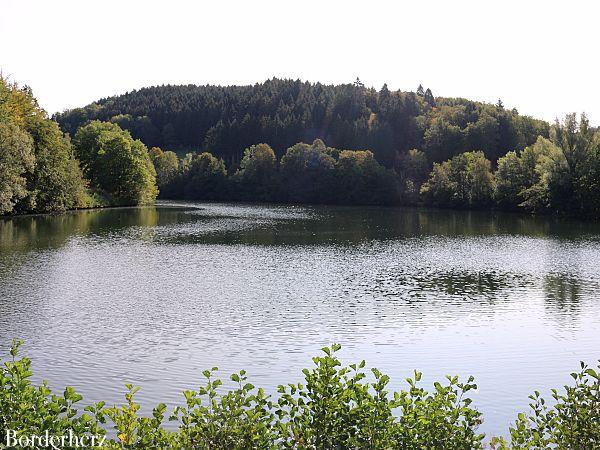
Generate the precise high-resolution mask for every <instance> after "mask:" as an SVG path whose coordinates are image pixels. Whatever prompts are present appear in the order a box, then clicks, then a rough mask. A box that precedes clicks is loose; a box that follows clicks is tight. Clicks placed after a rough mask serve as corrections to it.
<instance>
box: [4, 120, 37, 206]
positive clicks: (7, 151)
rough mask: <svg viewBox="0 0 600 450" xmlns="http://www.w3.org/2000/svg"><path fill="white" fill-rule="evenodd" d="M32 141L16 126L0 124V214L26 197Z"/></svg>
mask: <svg viewBox="0 0 600 450" xmlns="http://www.w3.org/2000/svg"><path fill="white" fill-rule="evenodd" d="M34 165H35V156H34V153H33V140H32V139H31V136H30V135H29V134H27V133H26V132H25V131H23V130H21V129H20V128H19V127H18V126H17V125H14V124H10V123H1V122H0V214H5V213H10V212H12V210H13V208H14V206H15V204H16V203H17V202H18V201H19V200H21V199H22V198H24V197H26V196H27V179H26V178H25V175H27V173H30V172H31V171H33V167H34Z"/></svg>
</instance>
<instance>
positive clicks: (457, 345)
mask: <svg viewBox="0 0 600 450" xmlns="http://www.w3.org/2000/svg"><path fill="white" fill-rule="evenodd" d="M599 237H600V228H599V227H598V226H597V225H596V224H592V223H584V222H576V221H567V220H558V219H549V218H532V217H526V216H519V215H513V214H500V213H497V214H490V213H487V212H486V213H483V212H461V211H443V210H424V209H411V208H375V207H373V208H350V207H294V206H273V205H271V206H265V205H227V204H186V203H164V204H161V205H159V206H157V207H156V208H155V207H149V208H129V209H127V208H123V209H111V210H103V211H83V212H75V213H69V214H65V215H61V216H35V217H34V216H31V217H18V218H12V219H4V220H0V350H2V351H3V352H5V351H6V349H7V347H8V345H9V342H10V340H11V339H12V338H13V337H21V338H23V339H25V341H26V351H27V353H28V355H29V356H31V357H32V358H33V360H34V367H35V369H36V370H37V371H38V372H37V373H38V374H40V375H41V376H43V377H44V378H46V379H48V381H49V382H50V383H51V385H53V386H54V387H56V388H61V387H62V386H64V385H65V384H66V383H69V384H72V385H75V386H76V387H77V388H78V389H79V390H81V391H82V392H83V393H84V394H85V395H86V397H88V398H89V399H90V400H99V399H101V398H106V399H108V400H109V401H113V402H114V401H117V400H118V399H119V398H120V395H121V394H122V392H123V389H122V386H123V384H124V383H125V382H133V383H137V384H140V385H142V386H143V390H142V391H141V397H140V399H141V400H142V402H143V404H144V406H145V407H148V406H149V405H152V404H154V403H157V402H158V401H164V400H166V401H168V402H170V403H175V402H178V401H180V392H181V391H182V390H183V389H186V388H190V387H194V385H195V384H196V382H197V380H199V374H200V371H201V370H202V369H204V368H207V367H212V366H215V365H217V366H219V367H221V368H222V369H223V370H224V371H225V372H231V371H235V370H239V369H241V368H246V369H247V370H248V372H249V373H250V375H251V377H252V379H253V381H255V382H256V384H261V385H264V386H266V387H268V388H269V389H273V387H274V386H275V385H276V384H277V383H280V382H285V381H291V380H296V379H298V378H299V376H300V369H301V368H302V367H304V366H305V365H307V364H309V362H310V360H309V357H310V356H312V355H314V354H316V352H317V351H318V349H319V348H320V347H321V346H323V345H326V344H330V343H332V342H339V343H341V344H342V345H343V346H344V348H343V357H344V358H345V359H347V360H348V361H350V360H359V359H362V358H366V359H367V360H368V362H369V363H370V364H372V365H376V366H378V367H379V368H381V369H382V370H384V371H385V372H387V373H388V374H389V375H390V376H391V378H392V380H393V383H392V384H393V387H400V386H401V385H402V381H401V380H403V379H404V377H406V376H407V375H409V374H410V373H411V371H412V369H414V368H419V369H420V370H423V371H424V372H425V374H426V376H427V377H428V378H427V380H426V381H427V382H431V381H432V380H434V379H439V378H441V377H442V376H443V375H444V374H447V373H452V374H454V373H456V374H459V375H467V374H473V375H475V376H476V377H477V381H478V384H479V386H480V389H479V391H478V392H477V393H476V394H475V396H474V400H475V402H476V404H477V406H478V407H480V408H481V409H482V410H483V411H484V413H485V417H486V422H485V423H484V426H483V430H484V431H487V432H493V433H502V432H504V431H505V429H506V425H507V424H508V422H509V421H510V420H512V419H513V418H514V416H515V414H516V412H517V410H520V409H523V408H525V407H526V405H527V395H528V394H529V393H530V392H531V391H532V390H533V389H540V390H544V389H548V388H549V387H551V386H557V385H561V384H563V383H565V382H568V381H569V380H568V373H569V372H570V371H571V370H572V369H573V368H575V367H576V366H577V363H578V361H579V360H580V359H585V360H588V361H595V360H596V359H598V357H599V356H600V353H599V350H598V349H600V335H599V333H597V329H598V325H599V322H600V314H599V313H600V303H599V300H598V296H599V293H600V288H599V285H598V283H599V281H600V264H599V263H600V252H599V250H600V241H599Z"/></svg>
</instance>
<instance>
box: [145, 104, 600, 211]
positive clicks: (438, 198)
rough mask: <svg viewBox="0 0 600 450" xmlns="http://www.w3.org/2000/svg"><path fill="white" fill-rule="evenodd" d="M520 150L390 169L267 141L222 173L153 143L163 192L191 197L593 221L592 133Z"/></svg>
mask: <svg viewBox="0 0 600 450" xmlns="http://www.w3.org/2000/svg"><path fill="white" fill-rule="evenodd" d="M548 131H549V132H548V137H544V136H541V135H540V136H538V138H537V139H536V140H535V141H534V143H532V144H531V145H528V146H526V147H525V148H524V149H522V150H520V151H510V152H508V153H507V154H505V155H504V156H501V157H500V158H499V159H497V160H496V161H492V160H490V159H488V158H487V157H486V155H485V153H484V152H483V151H481V150H475V151H468V152H462V153H459V154H457V155H455V156H453V157H452V158H451V159H448V160H446V161H443V162H439V163H438V162H434V163H433V165H431V162H430V160H429V158H428V157H427V154H426V153H425V152H424V151H423V150H419V149H412V150H409V151H408V152H406V153H404V154H402V155H401V157H400V158H399V161H398V163H397V166H396V168H394V169H389V168H386V167H385V166H384V165H382V164H381V163H379V162H378V161H377V159H376V158H375V156H374V153H373V152H371V151H368V150H339V149H336V148H333V147H328V146H327V145H325V143H324V142H323V141H322V140H320V139H316V140H315V141H314V142H313V143H312V144H306V143H297V144H294V145H292V146H291V147H289V148H288V149H287V150H286V152H285V153H284V154H283V156H282V157H281V158H280V159H278V158H277V152H275V151H274V150H273V149H272V148H271V147H270V146H269V145H267V144H257V145H252V146H250V147H248V148H247V149H245V151H244V153H243V157H242V159H241V162H240V164H239V167H238V168H237V169H235V170H230V171H228V170H227V167H226V164H225V162H224V161H223V160H222V159H219V158H217V157H216V156H214V155H213V154H211V153H208V152H203V153H200V154H198V153H188V154H187V155H186V156H185V157H183V158H182V159H179V158H178V157H177V155H176V154H175V153H174V152H171V151H166V152H163V151H162V150H161V149H159V148H157V147H154V148H152V149H151V150H150V153H151V157H152V159H153V161H154V164H155V166H156V168H157V173H158V182H159V186H160V189H161V193H162V196H163V197H165V198H173V199H190V200H242V201H277V202H295V203H333V204H336V203H337V204H383V205H393V204H420V203H424V204H428V205H433V206H438V207H448V208H471V209H480V208H499V209H505V210H522V211H527V212H536V213H538V212H541V213H560V214H570V215H578V216H589V217H598V216H600V200H599V199H600V196H599V195H598V194H600V132H598V131H597V130H595V129H593V128H592V127H590V125H589V122H588V119H587V118H586V116H585V115H581V119H580V120H578V119H577V117H576V115H575V114H570V115H568V116H567V117H566V118H565V119H564V121H563V122H557V123H555V124H554V125H553V126H552V127H549V130H548Z"/></svg>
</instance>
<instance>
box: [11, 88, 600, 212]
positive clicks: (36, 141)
mask: <svg viewBox="0 0 600 450" xmlns="http://www.w3.org/2000/svg"><path fill="white" fill-rule="evenodd" d="M53 119H54V120H52V119H50V118H48V117H47V115H46V113H45V112H44V111H43V110H42V109H41V108H40V107H39V106H38V105H37V102H36V100H35V98H34V97H33V95H32V93H31V91H30V90H29V89H28V88H20V87H19V86H17V85H16V84H14V83H9V82H7V81H6V80H0V148H1V150H2V152H1V153H0V158H2V161H1V162H2V164H0V214H11V213H23V212H52V211H62V210H65V209H71V208H82V207H91V206H108V205H136V204H146V203H151V202H152V201H153V200H154V199H155V198H156V197H157V195H159V192H160V196H161V197H162V198H171V199H190V200H240V201H267V202H269V201H270V202H273V201H275V202H295V203H330V204H383V205H393V204H429V205H433V206H440V207H451V208H501V209H509V210H522V211H527V212H543V213H560V214H571V215H577V216H588V217H599V216H600V200H598V199H600V195H599V194H600V133H599V132H598V130H597V129H594V128H593V127H591V126H590V124H589V122H588V120H587V118H586V117H585V115H583V114H582V115H581V117H580V118H579V119H578V118H577V116H576V115H574V114H571V115H568V116H567V117H566V118H565V119H564V120H563V121H562V122H558V121H557V122H556V123H555V124H553V125H550V124H548V123H547V122H544V121H541V120H537V119H533V118H531V117H527V116H522V115H519V114H518V112H517V111H516V110H509V109H506V108H504V106H503V105H502V102H501V101H498V103H497V104H495V105H491V104H485V103H478V102H473V101H469V100H464V99H456V98H455V99H450V98H439V97H437V98H436V97H434V95H433V93H432V92H431V90H430V89H423V88H422V87H421V86H419V88H418V89H417V91H416V92H401V91H390V90H389V89H388V88H387V86H385V85H384V86H383V87H382V88H381V90H379V91H376V90H375V89H372V88H366V87H365V86H364V85H363V84H362V83H361V82H360V80H358V79H357V80H356V82H354V83H352V84H345V85H338V86H333V85H323V84H320V83H316V84H312V83H308V82H301V81H294V80H278V79H272V80H268V81H266V82H264V83H262V84H256V85H253V86H229V87H221V86H193V85H188V86H159V87H152V88H144V89H140V90H139V91H133V92H131V93H127V94H125V95H121V96H117V97H111V98H107V99H103V100H100V101H98V102H96V103H93V104H91V105H88V106H86V107H84V108H78V109H74V110H70V111H66V112H64V113H61V114H58V115H56V116H55V117H54V118H53ZM59 125H60V128H59ZM147 146H148V147H150V149H149V150H148V147H147Z"/></svg>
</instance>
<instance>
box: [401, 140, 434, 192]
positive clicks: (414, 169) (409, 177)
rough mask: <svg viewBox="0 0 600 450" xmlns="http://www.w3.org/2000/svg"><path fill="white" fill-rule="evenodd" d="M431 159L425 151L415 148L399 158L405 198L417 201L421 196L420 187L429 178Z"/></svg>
mask: <svg viewBox="0 0 600 450" xmlns="http://www.w3.org/2000/svg"><path fill="white" fill-rule="evenodd" d="M428 173H429V161H427V155H425V152H422V151H421V150H418V149H416V148H413V149H412V150H409V151H408V152H407V153H405V154H403V155H401V156H400V158H399V160H398V175H399V179H400V183H401V186H402V187H401V192H402V194H403V196H404V200H405V201H406V202H408V203H415V202H416V201H417V200H418V197H419V188H420V187H421V185H422V184H423V182H424V181H425V180H426V179H427V176H428Z"/></svg>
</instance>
